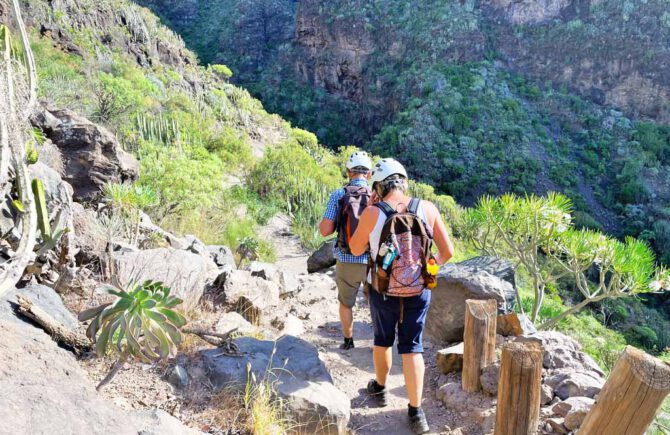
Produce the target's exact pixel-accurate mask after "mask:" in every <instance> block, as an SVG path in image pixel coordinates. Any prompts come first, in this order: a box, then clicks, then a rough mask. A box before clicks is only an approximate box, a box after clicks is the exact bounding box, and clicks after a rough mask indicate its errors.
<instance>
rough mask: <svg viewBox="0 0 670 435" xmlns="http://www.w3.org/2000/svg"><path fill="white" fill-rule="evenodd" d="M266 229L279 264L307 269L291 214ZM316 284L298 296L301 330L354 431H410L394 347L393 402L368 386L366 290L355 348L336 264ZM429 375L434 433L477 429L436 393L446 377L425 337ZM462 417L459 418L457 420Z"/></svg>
mask: <svg viewBox="0 0 670 435" xmlns="http://www.w3.org/2000/svg"><path fill="white" fill-rule="evenodd" d="M262 235H263V236H264V237H266V238H267V239H268V240H271V241H272V243H273V245H274V247H275V249H276V252H277V262H276V263H275V264H276V266H277V267H278V268H279V269H280V270H283V271H284V272H289V273H306V271H307V259H308V257H309V254H310V252H308V251H306V250H305V249H304V248H302V246H301V245H300V242H299V240H298V238H297V237H295V236H294V235H293V234H292V233H291V231H290V226H289V220H288V219H287V218H286V217H283V216H277V217H275V218H273V219H272V220H271V221H270V222H269V224H268V226H267V227H265V228H264V230H263V232H262ZM311 277H312V279H311V280H310V282H312V283H313V285H312V286H307V287H305V288H303V289H302V290H301V291H300V294H299V296H297V297H298V298H299V300H301V301H305V302H302V303H304V304H305V307H306V308H307V309H308V312H309V317H308V318H307V319H305V320H304V321H303V322H304V329H305V332H304V333H303V334H302V335H300V338H302V339H303V340H305V341H308V342H310V343H312V344H314V345H315V346H316V347H317V349H318V351H319V357H320V358H321V359H322V361H323V362H324V363H325V365H326V368H327V369H328V371H329V372H330V375H331V376H332V378H333V383H334V384H335V386H336V387H337V388H338V389H340V390H341V391H343V392H344V393H345V394H346V395H347V397H348V398H349V399H350V400H351V420H350V422H349V430H350V432H351V433H352V434H360V435H363V434H378V433H387V434H388V433H392V434H399V435H404V434H412V432H411V431H410V430H409V429H408V427H407V403H408V401H407V394H406V391H405V387H404V385H405V384H404V378H403V374H402V360H401V358H400V355H398V353H397V349H396V348H395V347H394V349H393V367H392V369H391V375H390V376H389V378H388V384H387V385H388V387H387V388H388V389H389V393H390V394H389V404H388V405H387V406H386V407H384V408H378V407H376V406H375V405H374V404H371V403H370V400H369V397H368V395H367V393H366V392H365V387H366V385H367V383H368V381H369V380H370V379H372V378H374V367H373V363H372V346H373V332H372V323H371V319H370V311H369V308H368V306H367V301H366V299H365V296H364V295H363V292H362V290H361V291H360V292H359V295H358V299H357V301H356V307H355V308H354V339H355V343H356V348H354V349H352V350H349V351H343V350H341V349H339V345H340V343H341V340H342V333H341V327H340V321H339V316H338V306H339V302H338V301H337V289H336V287H335V282H334V270H333V269H331V270H330V271H328V272H326V273H315V274H312V275H311ZM424 347H425V350H426V351H425V353H424V358H425V361H426V376H425V386H424V404H423V407H424V410H425V412H426V415H427V418H428V422H429V424H430V426H431V433H442V434H473V435H474V434H477V433H481V432H478V431H477V430H476V429H474V428H471V427H468V426H467V425H464V424H463V422H462V420H463V419H462V417H461V416H460V415H457V414H455V413H453V412H451V411H449V410H447V409H445V407H444V405H443V404H442V402H440V401H438V400H437V399H436V392H437V388H438V386H439V383H438V379H440V377H442V378H443V377H444V376H443V375H441V373H440V372H439V370H438V369H437V367H436V363H435V358H436V352H437V350H438V348H437V346H435V345H433V344H432V343H431V342H430V340H425V342H424ZM459 420H460V421H459Z"/></svg>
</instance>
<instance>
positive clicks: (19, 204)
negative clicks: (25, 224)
mask: <svg viewBox="0 0 670 435" xmlns="http://www.w3.org/2000/svg"><path fill="white" fill-rule="evenodd" d="M12 207H14V210H16V211H17V212H19V213H25V212H26V206H25V205H23V203H22V202H21V201H20V200H18V199H15V200H14V201H12Z"/></svg>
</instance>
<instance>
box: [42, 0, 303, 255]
mask: <svg viewBox="0 0 670 435" xmlns="http://www.w3.org/2000/svg"><path fill="white" fill-rule="evenodd" d="M113 3H114V4H113V5H106V6H105V7H114V6H115V7H116V8H117V9H116V11H117V12H109V13H110V14H111V16H114V13H119V14H124V17H126V18H128V17H136V18H137V20H140V21H137V22H134V24H133V26H134V27H133V26H131V25H130V24H127V25H125V26H124V25H123V24H121V21H122V20H119V21H109V20H108V21H103V22H104V23H105V24H106V25H107V27H105V28H101V29H93V28H89V27H83V28H82V27H81V26H78V25H76V24H75V23H74V22H73V21H72V19H71V17H70V16H69V15H68V14H55V20H56V22H57V24H58V25H59V26H61V27H62V29H63V30H64V31H65V32H67V36H68V37H69V38H71V39H72V40H73V41H75V42H76V43H77V47H78V48H79V49H80V52H78V53H79V54H78V53H76V52H70V53H66V52H64V51H62V50H60V49H59V48H57V47H56V46H55V43H54V41H52V40H51V39H50V38H47V37H40V36H37V35H34V36H33V46H34V50H35V53H36V57H37V61H38V69H39V78H40V95H41V96H42V97H43V98H47V99H49V100H50V101H51V102H52V103H53V104H55V105H57V106H59V107H67V108H70V109H73V110H75V111H77V112H79V113H81V114H83V115H84V116H87V117H89V118H91V119H92V120H94V121H96V122H99V123H101V124H103V125H105V126H107V127H108V128H109V129H110V130H112V131H113V132H114V133H115V134H116V135H117V137H118V138H119V140H120V141H121V143H122V144H123V145H124V147H125V148H126V149H127V150H128V151H131V152H133V153H134V154H135V155H136V156H137V157H138V159H139V161H140V165H141V171H140V174H141V178H140V186H147V187H149V188H150V189H151V190H152V191H153V192H155V194H156V195H157V197H158V202H159V203H160V205H159V206H155V207H152V208H151V209H147V210H146V211H148V212H149V213H150V214H151V215H152V216H153V217H154V218H155V219H157V220H158V221H159V222H161V223H162V224H163V225H165V226H166V227H168V228H169V229H172V230H175V231H179V232H191V233H195V234H197V235H198V236H200V237H201V238H203V239H204V240H206V241H207V242H209V243H227V244H230V245H231V246H232V247H233V248H235V246H236V243H238V242H239V240H241V239H243V238H245V237H248V236H250V235H255V227H256V226H257V225H258V220H257V217H256V216H254V215H253V213H252V215H250V216H246V215H237V214H235V213H234V212H231V210H235V209H239V208H240V207H243V206H244V202H245V200H246V198H245V197H244V195H242V196H240V195H237V194H234V193H231V192H230V191H229V187H228V184H229V183H228V178H229V176H230V175H231V174H232V175H234V176H237V177H240V178H242V177H244V176H245V175H246V173H247V172H248V171H249V170H250V169H251V167H252V166H253V165H254V163H255V157H254V156H253V152H252V145H253V142H254V140H255V139H256V138H258V137H259V136H261V134H262V133H267V135H268V136H271V137H273V138H276V139H275V140H276V141H281V140H283V138H287V137H289V136H290V135H291V129H290V127H289V126H288V125H287V124H286V123H285V122H283V121H281V120H280V119H278V118H277V117H275V116H272V115H269V114H267V113H266V112H265V111H264V110H263V107H262V105H261V104H260V102H258V101H257V100H255V99H253V98H252V97H251V96H250V95H249V93H248V92H246V91H245V90H243V89H240V88H238V87H235V86H233V85H230V84H228V83H227V82H226V80H227V79H228V78H229V77H230V74H229V73H230V71H229V70H228V69H227V67H225V66H223V65H217V66H215V67H212V68H210V69H205V68H201V67H197V66H193V65H188V64H185V65H180V64H179V63H176V64H174V65H172V64H169V63H165V62H156V63H155V64H154V66H152V67H151V66H146V65H145V66H140V65H138V63H137V61H136V59H134V58H133V57H131V56H130V55H129V54H127V53H125V52H124V51H123V50H121V49H119V47H116V46H114V44H110V45H105V44H104V43H101V40H100V39H99V38H98V36H99V34H100V35H110V36H109V38H111V39H112V40H117V39H121V38H123V37H124V36H123V35H127V32H130V30H132V29H134V28H135V27H137V28H138V29H146V30H147V32H148V35H146V37H147V38H152V37H155V38H160V39H161V41H162V43H163V44H167V43H168V42H169V43H172V44H174V45H175V47H176V48H175V50H183V44H181V43H180V41H179V39H178V38H176V37H175V36H174V35H172V34H171V33H170V32H169V31H167V30H166V29H165V28H163V27H160V26H159V27H155V28H154V27H152V23H153V25H157V24H156V19H155V18H153V17H152V15H151V14H150V13H149V12H148V11H147V10H145V9H142V8H139V7H137V6H135V5H133V4H131V3H129V2H126V1H123V0H117V1H114V2H113ZM79 13H80V14H83V15H84V17H79V19H80V20H81V22H86V20H87V17H86V15H87V14H91V21H94V20H93V17H94V16H95V17H96V18H98V19H100V16H98V15H95V14H97V13H100V10H99V9H97V8H91V9H85V8H84V9H82V10H81V11H80V12H79ZM129 29H130V30H129ZM131 34H132V32H131ZM166 35H167V36H166ZM170 35H171V36H170ZM193 83H196V85H193ZM268 145H272V143H270V142H267V143H263V146H268ZM205 221H207V222H210V223H212V224H213V225H202V224H203V222H205ZM261 254H262V256H263V258H265V259H268V258H272V255H273V254H272V253H271V249H270V248H269V245H268V244H267V243H263V244H262V246H261Z"/></svg>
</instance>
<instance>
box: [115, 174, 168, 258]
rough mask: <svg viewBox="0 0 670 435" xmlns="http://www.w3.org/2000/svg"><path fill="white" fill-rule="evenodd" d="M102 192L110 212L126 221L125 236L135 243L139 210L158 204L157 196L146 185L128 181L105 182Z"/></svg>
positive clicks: (136, 241)
mask: <svg viewBox="0 0 670 435" xmlns="http://www.w3.org/2000/svg"><path fill="white" fill-rule="evenodd" d="M103 193H104V195H105V197H106V198H107V201H108V202H109V204H110V206H111V210H112V213H116V214H117V215H119V216H121V218H122V219H124V220H125V221H126V222H128V230H127V238H128V240H129V241H130V243H132V244H133V245H137V243H138V242H139V236H140V223H141V211H142V210H146V209H148V208H150V207H154V206H156V205H157V204H158V202H159V201H158V196H157V195H156V192H154V190H153V189H151V188H150V187H148V186H141V185H139V184H128V183H107V184H105V186H104V187H103Z"/></svg>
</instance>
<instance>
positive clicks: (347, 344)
mask: <svg viewBox="0 0 670 435" xmlns="http://www.w3.org/2000/svg"><path fill="white" fill-rule="evenodd" d="M354 347H356V346H354V339H353V337H352V338H346V337H345V338H344V343H342V344H340V349H342V350H350V349H353V348H354Z"/></svg>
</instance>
